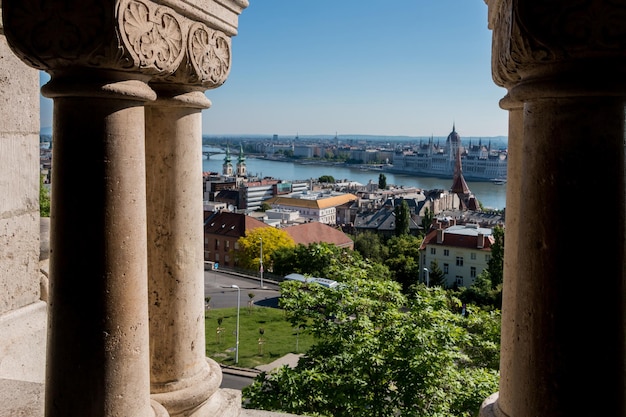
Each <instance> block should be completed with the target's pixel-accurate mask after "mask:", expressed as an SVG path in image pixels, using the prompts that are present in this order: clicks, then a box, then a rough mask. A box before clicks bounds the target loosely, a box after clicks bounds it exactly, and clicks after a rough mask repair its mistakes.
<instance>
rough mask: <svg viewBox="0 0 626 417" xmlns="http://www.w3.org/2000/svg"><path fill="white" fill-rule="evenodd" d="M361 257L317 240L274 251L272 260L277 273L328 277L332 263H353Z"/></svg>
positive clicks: (356, 253) (350, 251) (353, 252)
mask: <svg viewBox="0 0 626 417" xmlns="http://www.w3.org/2000/svg"><path fill="white" fill-rule="evenodd" d="M361 259H362V257H361V255H360V254H359V253H358V252H355V251H352V250H349V249H344V248H340V247H338V246H336V245H333V244H332V243H325V242H317V243H311V244H309V245H303V244H301V243H300V244H298V245H296V246H294V247H287V248H284V249H281V250H279V251H276V252H274V254H273V257H272V262H273V265H274V272H275V273H276V274H279V275H286V274H289V273H291V272H296V273H299V274H304V275H311V276H316V277H321V278H328V275H329V273H330V267H331V266H332V265H335V264H342V265H354V264H355V263H356V262H358V261H360V260H361Z"/></svg>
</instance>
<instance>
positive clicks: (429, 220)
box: [422, 207, 435, 235]
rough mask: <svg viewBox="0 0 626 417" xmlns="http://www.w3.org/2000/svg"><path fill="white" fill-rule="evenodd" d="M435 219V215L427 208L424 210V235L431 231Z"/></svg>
mask: <svg viewBox="0 0 626 417" xmlns="http://www.w3.org/2000/svg"><path fill="white" fill-rule="evenodd" d="M434 218H435V214H434V213H433V212H432V211H430V210H429V209H428V207H426V208H425V209H424V216H423V217H422V234H423V235H426V234H428V231H429V230H430V226H431V225H432V224H433V219H434Z"/></svg>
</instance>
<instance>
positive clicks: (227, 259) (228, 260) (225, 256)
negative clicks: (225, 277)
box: [224, 255, 230, 266]
mask: <svg viewBox="0 0 626 417" xmlns="http://www.w3.org/2000/svg"><path fill="white" fill-rule="evenodd" d="M229 262H230V257H229V256H228V255H224V265H227V266H228V265H230V264H229Z"/></svg>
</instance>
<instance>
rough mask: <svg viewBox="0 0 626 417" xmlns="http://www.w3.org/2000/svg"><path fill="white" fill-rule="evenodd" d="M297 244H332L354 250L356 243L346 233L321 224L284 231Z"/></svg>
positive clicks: (285, 229) (300, 225)
mask: <svg viewBox="0 0 626 417" xmlns="http://www.w3.org/2000/svg"><path fill="white" fill-rule="evenodd" d="M283 230H284V231H285V232H287V233H288V234H289V236H291V238H292V239H293V240H294V241H295V242H296V243H302V244H303V245H308V244H310V243H318V242H325V243H332V244H334V245H336V246H339V247H344V248H350V249H354V242H353V241H352V239H350V238H349V237H348V236H347V235H346V234H345V233H344V232H342V231H341V230H337V229H335V228H333V227H330V226H328V225H326V224H323V223H319V222H311V223H304V224H299V225H296V226H289V227H285V228H284V229H283Z"/></svg>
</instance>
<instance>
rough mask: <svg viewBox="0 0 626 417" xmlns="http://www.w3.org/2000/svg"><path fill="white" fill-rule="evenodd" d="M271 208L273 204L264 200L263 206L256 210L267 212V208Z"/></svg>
mask: <svg viewBox="0 0 626 417" xmlns="http://www.w3.org/2000/svg"><path fill="white" fill-rule="evenodd" d="M271 208H272V206H270V205H269V204H267V203H266V202H263V203H261V206H260V207H259V208H258V209H257V210H256V211H262V212H266V211H267V210H270V209H271Z"/></svg>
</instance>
